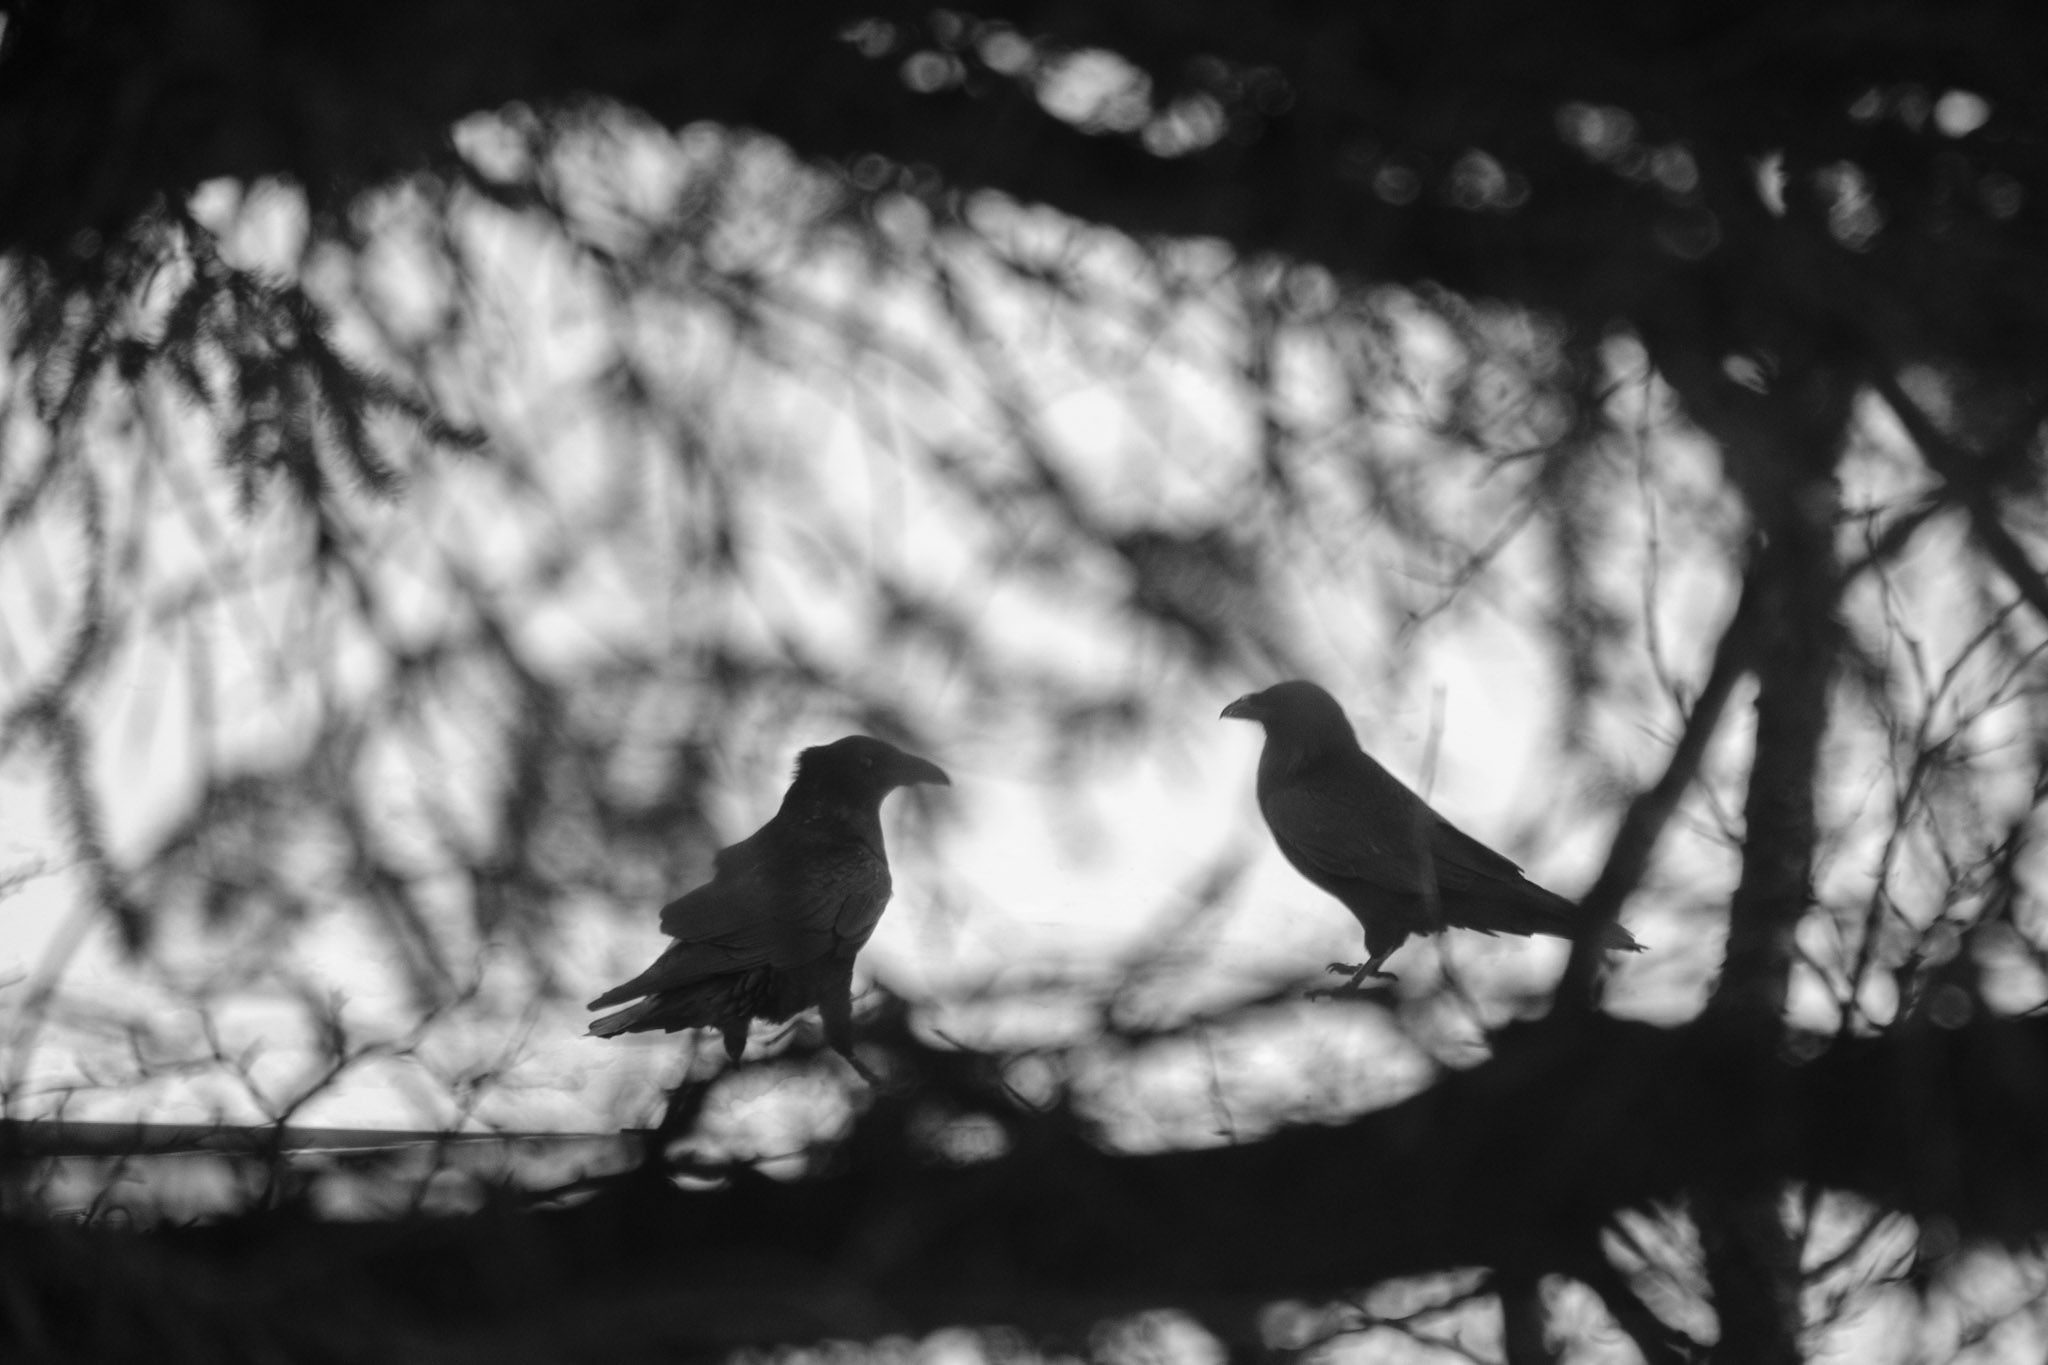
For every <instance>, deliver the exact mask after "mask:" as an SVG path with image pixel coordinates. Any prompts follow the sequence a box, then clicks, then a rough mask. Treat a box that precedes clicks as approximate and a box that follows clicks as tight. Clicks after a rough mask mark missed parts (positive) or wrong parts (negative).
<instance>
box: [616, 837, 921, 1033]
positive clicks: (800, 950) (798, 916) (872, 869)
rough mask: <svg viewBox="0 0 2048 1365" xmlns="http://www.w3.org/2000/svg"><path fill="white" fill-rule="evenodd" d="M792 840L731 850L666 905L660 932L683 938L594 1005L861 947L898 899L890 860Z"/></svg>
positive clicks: (837, 843)
mask: <svg viewBox="0 0 2048 1365" xmlns="http://www.w3.org/2000/svg"><path fill="white" fill-rule="evenodd" d="M757 837H758V836H757ZM784 842H786V843H788V844H789V845H790V846H789V847H786V848H764V847H754V848H748V847H747V845H749V844H754V843H755V840H752V839H750V840H747V841H745V843H742V844H735V845H733V846H732V847H731V848H728V849H725V850H722V851H721V853H720V857H719V862H718V867H719V874H718V875H717V876H716V877H714V878H712V879H711V880H710V881H708V882H706V883H705V884H704V885H702V886H700V887H697V888H696V889H695V890H692V891H689V892H686V893H685V894H683V895H681V896H678V897H677V898H676V899H675V900H672V901H670V902H669V903H668V904H667V905H665V906H663V907H662V911H661V931H662V932H663V933H665V934H668V935H669V936H671V937H672V938H674V939H675V940H676V941H675V942H674V943H671V944H670V945H669V946H668V949H667V950H666V951H665V952H663V953H662V955H661V956H660V957H658V958H656V959H655V960H654V964H653V965H652V966H650V967H649V968H648V969H647V970H646V971H644V972H642V973H640V975H638V976H636V977H634V978H633V979H632V980H630V981H627V982H624V983H622V984H620V985H617V986H614V987H612V989H610V990H608V991H606V992H605V993H604V994H603V995H601V996H599V997H598V998H597V999H596V1000H595V1001H593V1002H592V1003H591V1006H590V1007H591V1008H592V1009H602V1008H604V1007H605V1006H607V1005H610V1004H614V1003H616V1002H618V1001H622V1000H631V999H634V998H636V997H638V996H642V995H651V994H653V993H655V992H657V991H668V990H677V989H679V988H681V987H684V986H690V985H694V984H696V983H697V982H700V981H704V980H706V979H708V978H711V977H715V976H724V975H727V974H730V973H735V972H746V971H752V970H754V969H756V968H760V967H768V968H772V969H774V970H777V971H789V970H791V969H793V968H798V967H804V966H808V965H810V964H812V963H816V962H819V961H822V960H824V959H826V958H830V957H843V958H851V957H852V956H853V955H854V954H855V953H857V952H859V951H860V948H861V946H862V945H863V944H865V943H866V942H867V940H868V936H869V935H870V934H872V933H873V932H874V930H875V925H876V923H877V922H878V921H879V920H880V919H881V917H882V911H883V909H884V908H885V907H886V906H887V905H888V903H889V892H890V883H889V865H888V864H887V863H886V862H884V861H883V860H882V859H881V858H879V857H877V856H876V855H875V854H874V853H873V852H872V851H871V850H870V849H869V848H868V847H867V846H866V845H865V844H863V843H860V842H859V841H857V840H848V839H801V840H799V839H789V840H785V841H784Z"/></svg>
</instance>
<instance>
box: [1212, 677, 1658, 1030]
mask: <svg viewBox="0 0 2048 1365" xmlns="http://www.w3.org/2000/svg"><path fill="white" fill-rule="evenodd" d="M1223 718H1224V719H1226V720H1255V721H1257V722H1259V724H1260V725H1262V726H1264V727H1265V730H1266V747H1265V749H1264V751H1263V752H1262V753H1260V755H1259V779H1258V793H1259V810H1260V812H1261V813H1262V814H1263V815H1264V816H1265V817H1266V824H1267V825H1268V826H1270V827H1271V829H1272V831H1273V841H1274V842H1275V843H1277V844H1279V845H1280V851H1281V852H1282V853H1284V854H1285V855H1287V861H1288V862H1290V863H1293V864H1294V867H1295V870H1296V871H1298V872H1300V873H1301V875H1302V876H1304V877H1307V878H1308V879H1309V880H1310V881H1312V882H1314V883H1315V884H1316V885H1317V886H1320V887H1321V888H1322V889H1323V890H1325V891H1327V892H1329V893H1330V894H1331V895H1333V896H1335V897H1336V898H1337V899H1338V900H1340V901H1342V902H1344V907H1345V908H1346V909H1347V910H1349V911H1350V912H1351V913H1352V915H1353V917H1355V918H1356V919H1357V920H1358V922H1359V924H1360V925H1362V926H1363V927H1364V929H1365V951H1366V953H1367V957H1366V961H1365V964H1364V965H1363V966H1357V965H1354V964H1351V963H1344V962H1333V963H1331V964H1330V970H1331V971H1333V972H1348V973H1350V975H1351V980H1350V981H1348V982H1346V983H1345V985H1344V987H1343V988H1342V989H1345V990H1351V989H1355V988H1356V987H1357V986H1358V983H1359V982H1361V981H1363V980H1364V979H1365V978H1367V977H1369V976H1379V977H1386V978H1388V979H1390V980H1391V979H1393V977H1394V973H1392V972H1388V971H1382V970H1381V969H1380V964H1382V963H1384V962H1385V961H1386V960H1387V959H1388V958H1389V957H1392V956H1393V954H1394V951H1395V950H1396V949H1397V948H1399V947H1400V946H1401V945H1402V944H1403V943H1405V942H1406V941H1407V939H1408V936H1409V935H1410V934H1434V933H1440V932H1442V931H1443V930H1444V929H1446V928H1453V927H1455V928H1460V929H1477V930H1479V931H1480V932H1481V933H1486V934H1496V933H1506V934H1555V935H1556V936H1558V937H1559V938H1573V937H1576V936H1577V934H1578V932H1579V923H1578V907H1577V906H1575V905H1573V904H1572V903H1571V902H1570V901H1568V900H1566V899H1565V898H1564V897H1562V896H1559V895H1555V894H1553V893H1552V892H1549V891H1546V890H1544V889H1543V888H1542V887H1540V886H1538V885H1537V884H1536V883H1534V882H1532V881H1530V880H1529V879H1528V878H1527V877H1525V876H1523V875H1522V869H1521V868H1519V867H1517V866H1515V865H1514V864H1513V863H1512V862H1509V861H1508V860H1507V859H1506V858H1503V857H1502V856H1501V855H1500V854H1498V853H1495V852H1494V851H1493V850H1492V849H1490V848H1488V847H1487V846H1486V845H1484V844H1482V843H1480V842H1479V841H1478V840H1477V839H1474V838H1473V837H1472V836H1471V835H1469V834H1467V833H1465V832H1464V831H1463V830H1461V829H1459V828H1458V827H1457V826H1455V825H1453V824H1452V823H1451V822H1450V821H1448V820H1446V819H1444V818H1443V817H1442V816H1441V815H1438V814H1437V813H1436V812H1435V811H1433V810H1431V809H1430V808H1429V805H1428V804H1427V803H1426V802H1424V801H1423V799H1422V798H1421V797H1419V796H1417V795H1416V794H1415V793H1414V792H1412V791H1409V790H1408V788H1407V787H1405V786H1403V785H1402V784H1401V781H1400V779H1399V778H1396V777H1395V776H1394V775H1393V774H1392V773H1390V772H1388V771H1387V770H1386V769H1385V768H1382V767H1381V766H1380V765H1379V764H1378V763H1375V762H1374V761H1373V760H1372V757H1371V756H1370V755H1368V754H1367V753H1366V752H1365V750H1363V749H1361V748H1359V747H1358V737H1357V736H1356V735H1354V734H1353V733H1352V731H1351V722H1350V721H1349V720H1347V719H1345V716H1344V711H1343V708H1342V707H1340V706H1338V705H1337V699H1336V698H1335V697H1332V696H1331V695H1330V694H1329V693H1328V692H1325V691H1324V690H1323V689H1322V688H1320V687H1318V686H1316V685H1315V684H1314V683H1312V682H1299V681H1296V682H1283V683H1276V684H1274V685H1273V686H1271V687H1269V688H1267V689H1266V690H1265V691H1263V692H1253V693H1251V694H1250V695H1248V696H1243V697H1239V698H1238V699H1237V700H1236V701H1234V702H1232V703H1230V705H1228V706H1226V707H1224V708H1223ZM1596 932H1597V933H1598V934H1599V943H1600V946H1602V947H1603V948H1610V949H1616V950H1626V951H1629V952H1640V951H1641V950H1642V945H1641V944H1639V943H1637V942H1636V941H1635V939H1634V937H1633V936H1631V935H1630V934H1629V932H1628V931H1627V930H1626V929H1623V928H1622V927H1621V926H1620V925H1618V924H1605V925H1602V926H1601V927H1600V928H1599V929H1598V930H1597V931H1596Z"/></svg>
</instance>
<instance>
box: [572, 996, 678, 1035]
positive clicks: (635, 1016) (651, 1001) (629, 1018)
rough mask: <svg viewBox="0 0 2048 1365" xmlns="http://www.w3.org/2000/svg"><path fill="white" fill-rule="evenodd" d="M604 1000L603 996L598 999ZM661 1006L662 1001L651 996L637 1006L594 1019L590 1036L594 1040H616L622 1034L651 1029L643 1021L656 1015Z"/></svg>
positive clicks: (630, 1006) (629, 1006) (591, 1022)
mask: <svg viewBox="0 0 2048 1365" xmlns="http://www.w3.org/2000/svg"><path fill="white" fill-rule="evenodd" d="M603 998H604V997H603V996H599V997H598V999H599V1000H602V999H603ZM660 1005H661V1000H660V998H659V997H658V996H649V997H648V998H647V999H645V1000H642V1001H641V1002H640V1003H639V1004H637V1005H628V1006H627V1007H626V1008H625V1009H622V1010H618V1011H615V1012H614V1013H611V1014H607V1015H604V1016H603V1017H602V1018H598V1019H593V1020H591V1021H590V1036H591V1037H593V1038H614V1037H617V1036H618V1035H619V1034H621V1033H637V1032H638V1031H639V1030H640V1029H642V1028H647V1027H651V1025H647V1024H644V1023H642V1022H641V1021H642V1020H644V1019H646V1018H647V1016H648V1015H650V1014H652V1013H654V1011H655V1010H656V1009H658V1008H659V1007H660Z"/></svg>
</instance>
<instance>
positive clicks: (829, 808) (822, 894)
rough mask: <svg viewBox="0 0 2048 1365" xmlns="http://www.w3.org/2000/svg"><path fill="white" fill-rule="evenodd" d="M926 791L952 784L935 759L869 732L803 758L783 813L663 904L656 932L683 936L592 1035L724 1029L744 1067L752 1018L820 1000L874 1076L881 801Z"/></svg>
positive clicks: (885, 899)
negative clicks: (871, 1031)
mask: <svg viewBox="0 0 2048 1365" xmlns="http://www.w3.org/2000/svg"><path fill="white" fill-rule="evenodd" d="M918 782H936V783H939V784H941V785H945V786H951V785H952V782H951V779H949V778H948V777H947V776H946V774H945V773H944V772H943V771H941V770H940V768H939V766H938V765H937V764H935V763H930V762H927V761H926V760H924V759H922V758H919V757H917V756H916V755H915V754H907V753H905V752H903V750H901V749H898V748H897V747H896V746H895V745H893V744H886V743H884V742H883V741H881V740H879V739H870V738H869V737H868V736H866V735H848V736H847V737H846V738H845V739H841V740H836V741H834V742H833V743H831V744H826V745H821V746H820V747H818V748H815V749H806V750H804V751H803V752H802V753H801V754H799V755H798V756H797V761H796V779H795V780H794V781H793V782H791V783H790V784H789V791H788V793H787V794H786V795H785V796H784V797H783V798H782V808H781V809H780V810H778V811H776V812H775V815H774V817H773V818H772V819H770V820H769V821H768V823H767V824H765V825H763V826H761V828H759V829H757V830H755V831H754V832H753V833H752V834H750V835H748V836H747V837H746V838H744V839H742V840H740V841H739V842H738V843H736V844H733V845H731V846H730V847H727V848H722V849H720V850H719V851H718V853H717V855H716V856H715V857H714V858H713V860H712V867H713V876H712V878H711V880H710V881H708V882H706V883H704V885H702V886H700V887H698V888H696V889H695V890H694V891H690V892H687V893H685V894H684V895H682V896H680V897H678V898H677V899H675V900H673V901H670V902H669V903H668V904H667V905H666V906H664V907H662V911H661V930H662V932H663V933H665V934H668V935H670V936H671V937H673V938H674V939H675V940H676V941H675V942H674V943H671V944H670V945H669V946H668V949H667V951H665V952H664V953H662V955H661V956H660V957H658V958H656V959H655V960H654V965H653V966H651V967H649V968H648V969H647V970H646V971H644V972H642V973H640V975H638V976H636V977H634V978H633V979H632V980H631V981H627V982H625V983H623V984H621V985H617V986H614V987H612V988H611V989H610V990H608V991H606V992H605V993H604V994H603V995H600V996H598V997H597V999H595V1000H593V1001H591V1002H590V1005H589V1008H591V1009H594V1010H598V1009H605V1008H607V1007H608V1006H611V1005H617V1004H621V1003H623V1002H625V1001H628V1000H634V999H636V998H638V997H645V998H644V999H640V1000H639V1003H637V1004H633V1005H629V1006H627V1007H626V1008H625V1009H622V1010H619V1011H618V1012H616V1013H613V1014H607V1015H604V1016H603V1017H601V1018H599V1019H596V1020H593V1021H592V1023H591V1025H590V1032H591V1033H592V1034H595V1035H596V1036H597V1037H600V1038H610V1037H612V1036H614V1035H616V1034H620V1033H642V1032H646V1031H648V1030H651V1029H661V1030H663V1031H665V1032H668V1033H673V1032H675V1031H676V1030H677V1029H685V1028H706V1027H710V1028H716V1029H718V1030H719V1031H720V1032H721V1033H723V1034H724V1035H725V1051H726V1055H727V1056H729V1057H731V1058H732V1059H733V1060H734V1061H738V1060H739V1058H740V1056H741V1054H743V1053H744V1052H745V1051H746V1050H747V1027H748V1025H749V1024H750V1023H751V1022H752V1021H753V1020H755V1019H766V1020H769V1021H771V1022H774V1023H780V1022H781V1021H783V1020H785V1019H787V1018H789V1017H790V1016H791V1015H793V1014H795V1013H797V1012H798V1011H800V1010H803V1009H807V1008H809V1007H810V1006H812V1005H816V1006H817V1007H818V1013H819V1015H820V1016H821V1017H822V1018H823V1019H824V1021H825V1040H826V1041H827V1042H828V1043H830V1044H831V1045H832V1047H833V1049H834V1050H835V1051H837V1052H838V1053H839V1054H840V1055H841V1056H842V1057H844V1058H846V1060H847V1061H848V1062H850V1063H852V1065H853V1068H854V1070H856V1071H858V1072H860V1074H861V1075H862V1076H863V1077H866V1078H867V1079H868V1080H870V1081H873V1080H874V1079H875V1077H874V1075H873V1073H872V1072H870V1071H869V1070H868V1068H867V1067H865V1066H863V1065H861V1063H860V1061H859V1060H858V1059H857V1058H856V1057H855V1056H854V1055H853V960H854V957H855V955H857V954H858V953H859V952H860V950H861V948H862V947H863V946H864V945H865V944H866V943H867V941H868V936H869V935H870V934H872V933H874V931H875V924H876V922H877V921H879V920H880V919H881V918H882V908H883V907H884V906H886V905H887V904H888V903H889V892H890V889H891V888H890V882H889V859H888V855H887V854H886V853H885V852H884V851H883V848H882V821H881V809H882V798H883V797H885V796H887V795H888V794H889V793H890V792H892V791H894V790H895V789H896V788H898V787H906V786H909V785H911V784H912V783H918Z"/></svg>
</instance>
